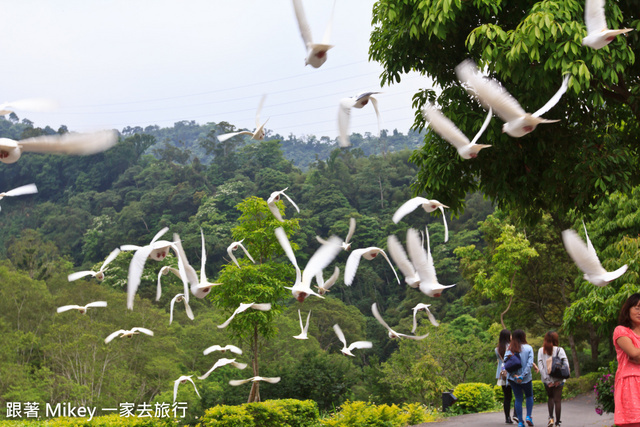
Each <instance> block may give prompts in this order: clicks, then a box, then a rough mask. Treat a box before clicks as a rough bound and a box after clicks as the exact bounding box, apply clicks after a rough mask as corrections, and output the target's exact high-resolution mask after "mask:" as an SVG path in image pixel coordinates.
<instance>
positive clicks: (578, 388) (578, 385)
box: [562, 371, 615, 397]
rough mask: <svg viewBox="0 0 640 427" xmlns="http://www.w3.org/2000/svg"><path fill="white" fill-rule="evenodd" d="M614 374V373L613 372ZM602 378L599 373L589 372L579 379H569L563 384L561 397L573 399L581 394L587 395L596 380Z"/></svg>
mask: <svg viewBox="0 0 640 427" xmlns="http://www.w3.org/2000/svg"><path fill="white" fill-rule="evenodd" d="M614 372H615V371H614ZM601 376H602V373H600V372H589V373H588V374H585V375H582V376H581V377H580V378H569V379H567V381H566V382H565V383H564V390H563V392H562V395H563V397H573V396H577V395H579V394H583V393H589V392H591V391H592V390H593V387H594V386H595V385H596V381H598V378H600V377H601Z"/></svg>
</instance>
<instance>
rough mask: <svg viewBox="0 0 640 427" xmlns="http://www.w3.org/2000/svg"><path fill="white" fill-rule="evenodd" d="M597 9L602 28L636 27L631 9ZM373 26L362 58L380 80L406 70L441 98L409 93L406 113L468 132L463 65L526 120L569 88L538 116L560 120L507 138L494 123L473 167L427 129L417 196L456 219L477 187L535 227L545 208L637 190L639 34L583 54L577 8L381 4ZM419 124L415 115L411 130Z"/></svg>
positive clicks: (565, 0)
mask: <svg viewBox="0 0 640 427" xmlns="http://www.w3.org/2000/svg"><path fill="white" fill-rule="evenodd" d="M606 13H607V19H608V22H609V25H610V28H624V27H627V28H635V29H636V30H638V29H640V15H639V14H638V13H639V9H638V8H637V4H635V3H634V2H632V1H620V2H608V3H607V9H606ZM373 24H374V26H375V28H374V31H373V32H372V34H371V37H370V40H371V45H370V49H369V54H370V58H371V59H373V60H375V61H378V62H380V63H381V65H382V66H383V67H384V71H383V73H382V77H381V80H382V84H385V83H390V82H397V81H400V80H401V78H402V75H403V73H407V72H409V71H417V72H420V73H423V74H425V75H427V76H428V77H430V78H431V79H432V80H433V81H434V83H435V84H436V85H437V86H438V87H439V88H440V89H442V91H441V92H440V93H439V94H438V95H436V93H435V92H434V91H433V90H424V91H422V92H419V93H417V94H416V95H415V96H414V106H415V107H417V108H421V107H422V106H423V105H424V104H425V102H427V100H430V101H434V100H437V103H438V104H439V105H440V107H441V108H442V111H443V112H444V114H445V115H446V116H447V117H449V118H450V119H451V120H452V121H453V122H454V123H455V124H456V125H457V126H458V127H459V128H460V129H461V130H462V132H463V133H465V134H466V135H469V136H472V135H474V134H475V133H476V132H477V130H478V129H479V128H480V125H481V123H482V121H483V120H484V116H485V114H486V113H485V112H484V111H483V110H482V109H481V107H480V106H479V105H478V102H477V101H475V100H473V99H472V98H471V97H469V95H468V94H467V93H466V92H465V90H464V89H463V88H462V87H461V86H460V84H459V83H458V81H457V78H456V74H455V72H454V68H455V66H456V65H458V64H459V63H460V62H462V61H463V60H464V59H467V58H469V57H470V58H472V59H473V60H475V61H476V62H477V63H478V65H479V66H480V67H481V68H484V69H486V71H487V73H488V74H489V76H490V77H493V78H495V79H497V80H498V81H500V82H501V83H502V84H503V85H504V86H505V88H506V89H507V90H508V91H509V92H510V93H511V94H512V95H513V96H514V97H515V98H516V99H517V100H518V101H519V102H520V104H521V105H522V107H523V108H524V109H525V111H529V112H534V111H536V110H537V109H538V108H540V107H541V106H543V105H544V104H545V103H546V102H547V100H548V99H549V98H550V97H551V96H552V95H553V94H554V93H555V92H556V90H557V89H558V87H559V86H560V83H561V80H562V75H563V74H565V73H570V74H571V76H572V77H571V79H570V82H569V91H567V93H566V94H565V95H564V96H563V98H562V99H561V100H560V102H559V103H558V104H557V105H556V106H555V107H554V108H553V109H551V110H550V111H549V112H548V113H547V114H545V117H548V118H551V119H561V121H560V123H555V124H548V125H541V126H538V128H536V129H535V130H534V131H533V132H532V133H530V134H529V135H526V136H525V137H523V138H519V139H514V138H511V137H509V136H508V135H506V134H503V133H502V132H501V126H502V121H501V120H499V119H498V120H494V121H493V122H492V123H491V125H490V126H489V128H488V129H487V132H485V134H484V135H483V136H482V138H481V139H480V141H479V142H480V143H488V144H491V145H492V148H490V149H486V150H483V151H482V152H481V153H480V155H479V157H478V158H477V159H475V160H471V161H465V160H462V159H460V158H459V156H458V155H457V153H456V151H455V149H453V148H452V147H451V146H450V145H449V144H448V143H446V142H444V141H443V140H442V139H441V138H440V137H439V136H437V135H436V134H435V133H433V132H430V133H428V134H427V136H426V138H425V144H424V146H423V147H422V148H421V149H420V150H418V151H416V152H415V153H414V154H413V156H412V161H413V162H414V163H415V164H416V165H417V166H418V167H419V168H420V171H419V173H418V180H417V182H416V184H415V188H416V190H418V191H424V192H427V193H428V194H430V195H432V196H433V197H434V198H436V199H438V200H442V199H446V200H449V203H448V205H449V206H451V207H452V209H454V210H455V211H459V210H461V209H462V207H463V202H464V197H465V195H466V194H467V193H468V192H472V191H475V190H480V191H482V192H483V193H484V194H486V195H487V196H489V197H490V198H491V199H492V200H493V201H494V202H495V203H496V204H497V205H498V206H499V207H501V208H504V209H510V210H515V211H517V212H519V213H520V214H521V216H524V217H526V218H527V219H528V220H529V221H535V220H537V219H538V218H539V217H540V215H541V214H542V213H543V212H551V213H553V214H557V215H561V216H562V215H565V214H566V213H567V212H568V211H569V210H570V209H573V208H576V209H578V210H579V211H581V212H589V211H590V205H591V204H593V203H595V202H597V201H598V199H599V198H600V196H601V195H602V194H603V193H605V192H609V193H611V192H613V191H615V190H620V191H622V192H625V193H627V192H629V191H630V190H631V188H633V187H634V186H636V185H638V184H639V183H640V181H639V180H638V179H639V178H640V173H639V172H640V171H639V170H638V167H639V165H640V162H639V161H638V160H639V158H638V142H639V140H640V128H638V124H639V123H640V120H639V119H640V101H639V99H640V98H639V97H638V94H639V93H640V83H639V82H640V80H639V79H638V76H639V75H640V65H639V63H638V62H637V61H636V55H637V53H638V51H639V48H640V34H639V32H638V31H632V32H630V33H628V35H627V36H626V37H624V36H622V37H617V38H616V39H615V40H614V41H613V42H611V44H609V45H608V46H606V47H604V48H602V49H599V50H595V49H591V48H589V47H586V46H582V45H581V43H582V38H583V37H584V36H585V35H586V29H585V25H584V1H582V0H516V1H490V0H476V1H461V0H442V1H419V0H409V1H407V0H379V1H378V2H376V4H375V5H374V11H373ZM445 52H446V53H445ZM424 126H425V121H424V118H422V116H421V115H420V113H419V112H418V111H417V112H416V121H415V127H416V129H422V128H423V127H424ZM445 196H446V197H445Z"/></svg>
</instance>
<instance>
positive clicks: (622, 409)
mask: <svg viewBox="0 0 640 427" xmlns="http://www.w3.org/2000/svg"><path fill="white" fill-rule="evenodd" d="M618 324H619V326H617V327H616V329H615V330H614V331H613V343H614V345H615V347H616V353H617V357H618V370H617V371H616V381H615V385H614V392H613V396H614V400H615V405H616V408H615V412H614V415H613V417H614V421H615V423H616V425H617V426H627V427H632V426H637V427H640V294H633V295H631V296H630V297H629V298H628V299H627V301H626V302H625V303H624V305H623V306H622V310H620V317H618Z"/></svg>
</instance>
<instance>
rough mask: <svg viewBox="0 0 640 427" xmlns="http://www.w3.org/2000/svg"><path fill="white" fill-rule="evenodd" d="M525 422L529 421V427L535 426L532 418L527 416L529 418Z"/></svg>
mask: <svg viewBox="0 0 640 427" xmlns="http://www.w3.org/2000/svg"><path fill="white" fill-rule="evenodd" d="M525 420H527V425H528V426H532V425H533V420H532V419H531V417H529V416H527V418H525Z"/></svg>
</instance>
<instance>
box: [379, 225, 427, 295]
mask: <svg viewBox="0 0 640 427" xmlns="http://www.w3.org/2000/svg"><path fill="white" fill-rule="evenodd" d="M387 250H388V251H389V255H390V256H391V259H392V260H393V262H395V263H396V265H397V266H398V268H399V269H400V271H401V272H402V274H403V275H404V281H405V282H406V283H407V285H409V286H411V287H412V288H417V287H418V285H420V276H419V275H418V272H417V271H416V269H415V267H414V266H413V263H412V262H411V261H410V260H409V258H408V257H407V253H406V252H405V251H404V248H403V247H402V243H400V241H399V240H398V238H397V237H396V236H394V235H393V234H392V235H390V236H389V237H387Z"/></svg>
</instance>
